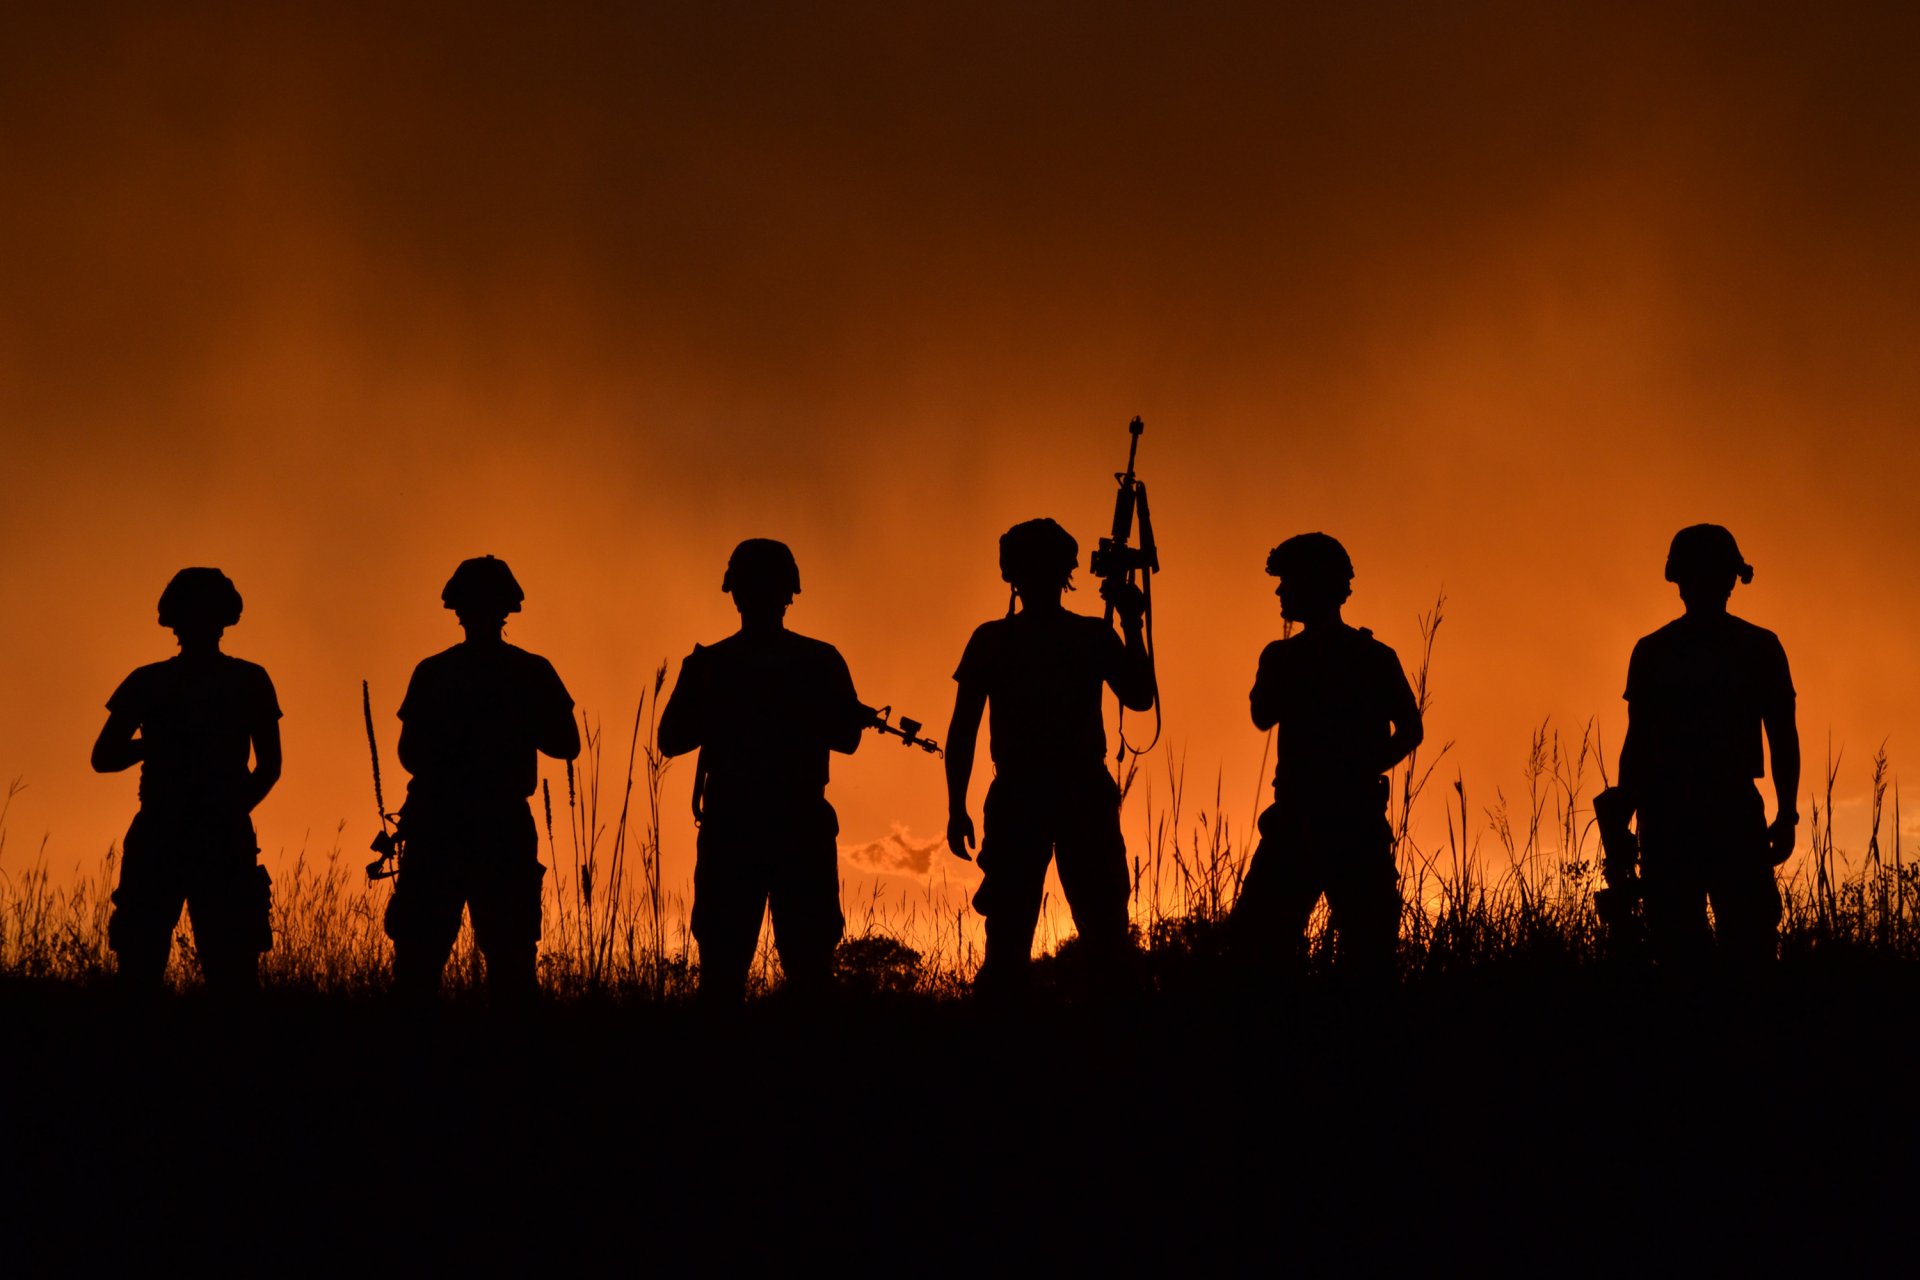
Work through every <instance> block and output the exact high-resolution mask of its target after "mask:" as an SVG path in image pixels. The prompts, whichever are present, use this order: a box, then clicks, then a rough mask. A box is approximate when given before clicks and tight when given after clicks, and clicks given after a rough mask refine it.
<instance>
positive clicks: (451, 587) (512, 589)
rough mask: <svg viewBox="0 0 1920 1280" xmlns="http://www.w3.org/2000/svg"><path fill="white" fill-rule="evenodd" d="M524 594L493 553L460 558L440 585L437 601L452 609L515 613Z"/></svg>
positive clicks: (463, 611)
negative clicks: (450, 574)
mask: <svg viewBox="0 0 1920 1280" xmlns="http://www.w3.org/2000/svg"><path fill="white" fill-rule="evenodd" d="M526 598H527V596H526V593H525V592H524V591H522V590H520V584H519V583H518V582H517V581H515V580H514V576H513V570H511V569H509V568H507V562H506V561H505V560H496V559H495V558H494V557H492V556H475V557H474V558H473V559H471V560H462V561H461V562H460V567H459V568H458V569H455V570H454V571H453V576H452V577H451V578H448V579H447V585H446V586H444V587H442V588H440V603H441V604H443V605H445V606H446V607H447V608H449V609H451V610H453V611H454V612H455V613H482V614H486V613H503V614H504V613H518V612H520V602H521V601H522V600H524V599H526Z"/></svg>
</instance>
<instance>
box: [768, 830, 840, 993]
mask: <svg viewBox="0 0 1920 1280" xmlns="http://www.w3.org/2000/svg"><path fill="white" fill-rule="evenodd" d="M839 834H840V820H839V818H838V817H837V816H836V815H835V814H834V812H833V806H832V805H830V804H828V803H827V802H826V801H824V800H822V801H821V802H820V804H819V807H818V809H817V810H809V811H807V812H802V813H800V814H798V815H796V816H795V819H794V822H793V824H792V827H791V835H790V836H789V841H790V843H789V845H788V847H787V848H786V849H785V850H784V851H782V853H783V856H781V857H780V858H778V860H777V861H776V862H775V863H774V865H773V869H772V870H773V874H772V876H771V877H770V885H769V893H768V907H769V909H770V910H771V913H772V916H773V944H774V946H775V947H776V948H778V949H779V952H780V967H781V968H782V969H783V970H785V971H786V975H787V986H788V988H789V989H790V990H791V991H792V992H793V993H794V994H795V995H803V996H804V995H817V994H819V993H821V992H823V991H825V990H826V989H827V988H829V987H830V986H832V984H833V952H834V949H835V948H836V947H838V946H839V945H840V936H841V934H842V933H844V932H845V931H846V917H845V916H843V915H842V914H841V911H840V848H839V844H838V841H837V839H836V837H837V836H838V835H839Z"/></svg>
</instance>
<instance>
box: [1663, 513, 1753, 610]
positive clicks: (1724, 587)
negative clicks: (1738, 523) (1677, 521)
mask: <svg viewBox="0 0 1920 1280" xmlns="http://www.w3.org/2000/svg"><path fill="white" fill-rule="evenodd" d="M1736 579H1737V580H1739V581H1741V582H1752V581H1753V566H1752V565H1750V564H1748V563H1747V562H1746V559H1745V558H1744V557H1743V556H1741V554H1740V544H1739V543H1737V542H1735V541H1734V540H1733V534H1732V533H1731V532H1729V531H1728V529H1727V528H1726V526H1724V525H1718V524H1692V525H1688V526H1687V527H1686V528H1684V529H1682V530H1681V531H1680V532H1678V533H1676V534H1674V535H1673V545H1672V546H1671V547H1669V548H1668V549H1667V581H1668V582H1671V583H1673V584H1674V585H1675V586H1677V587H1679V588H1680V598H1681V599H1682V600H1684V601H1685V602H1686V603H1687V607H1688V608H1695V607H1705V608H1710V609H1711V608H1722V609H1724V608H1725V607H1726V604H1727V597H1728V596H1731V595H1732V594H1733V584H1734V581H1735V580H1736Z"/></svg>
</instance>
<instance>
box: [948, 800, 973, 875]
mask: <svg viewBox="0 0 1920 1280" xmlns="http://www.w3.org/2000/svg"><path fill="white" fill-rule="evenodd" d="M947 848H949V849H951V850H953V856H954V857H956V858H960V859H963V860H964V861H967V862H972V861H973V855H972V854H970V853H968V852H967V850H968V849H971V848H973V815H972V814H970V813H967V812H965V811H964V810H962V811H960V812H958V813H955V814H954V815H953V816H952V817H950V818H948V819H947Z"/></svg>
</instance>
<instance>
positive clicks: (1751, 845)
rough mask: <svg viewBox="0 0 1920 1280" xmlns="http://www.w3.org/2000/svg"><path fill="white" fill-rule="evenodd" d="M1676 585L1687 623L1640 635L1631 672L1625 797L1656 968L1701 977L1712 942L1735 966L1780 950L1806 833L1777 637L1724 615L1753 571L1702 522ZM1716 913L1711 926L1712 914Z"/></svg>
mask: <svg viewBox="0 0 1920 1280" xmlns="http://www.w3.org/2000/svg"><path fill="white" fill-rule="evenodd" d="M1666 578H1667V581H1668V582H1671V583H1673V584H1674V585H1675V586H1677V587H1678V588H1679V589H1680V599H1681V601H1682V602H1683V603H1684V604H1685V605H1686V612H1685V613H1684V614H1682V615H1681V616H1680V617H1678V618H1676V619H1674V620H1673V621H1672V622H1669V623H1668V624H1667V625H1666V626H1664V627H1661V628H1660V629H1659V630H1658V631H1655V632H1654V633H1653V634H1652V635H1649V636H1645V637H1643V638H1642V639H1641V640H1640V642H1639V643H1638V644H1636V645H1634V647H1633V657H1632V659H1631V660H1630V661H1629V663H1628V664H1627V693H1626V697H1627V736H1626V741H1625V742H1624V743H1622V745H1621V748H1620V780H1619V787H1620V790H1621V791H1622V792H1623V793H1624V794H1625V797H1626V802H1627V803H1630V804H1631V806H1632V808H1633V810H1634V811H1635V812H1636V813H1637V814H1638V818H1639V821H1638V823H1637V826H1638V829H1639V832H1638V834H1639V845H1640V871H1641V877H1640V884H1639V889H1640V892H1641V896H1642V898H1643V901H1644V903H1645V906H1646V920H1647V933H1648V937H1649V940H1650V941H1651V942H1652V944H1653V950H1654V957H1655V959H1656V961H1658V962H1660V963H1662V964H1664V965H1666V966H1668V967H1669V968H1675V969H1681V970H1686V969H1691V968H1697V967H1699V966H1701V965H1703V964H1704V963H1706V962H1707V960H1708V959H1709V958H1710V956H1711V954H1712V948H1713V943H1714V937H1715V934H1716V933H1717V934H1718V938H1719V943H1720V948H1721V950H1722V952H1723V953H1724V955H1725V956H1726V958H1727V959H1728V960H1730V961H1732V962H1733V963H1735V964H1736V965H1749V966H1750V965H1755V964H1765V963H1766V962H1768V961H1771V960H1772V959H1773V958H1774V956H1775V954H1776V951H1777V945H1778V938H1777V932H1776V931H1777V929H1778V926H1779V922H1780V890H1779V887H1778V886H1777V885H1776V884H1775V882H1774V876H1773V868H1774V867H1776V866H1778V865H1779V864H1780V863H1782V862H1785V861H1786V860H1787V857H1788V855H1790V854H1791V853H1792V852H1793V845H1794V828H1795V826H1796V824H1798V822H1799V821H1800V815H1799V813H1798V811H1797V809H1796V808H1795V795H1796V793H1797V791H1798V790H1799V786H1800V734H1799V730H1798V728H1797V727H1796V726H1795V723H1794V691H1793V678H1792V676H1791V675H1790V674H1789V672H1788V670H1787V654H1786V650H1785V649H1784V648H1782V647H1781V644H1780V638H1779V637H1778V636H1776V635H1774V633H1773V632H1771V631H1768V630H1767V629H1765V628H1764V627H1757V626H1755V625H1753V624H1752V623H1751V622H1747V621H1744V620H1743V619H1740V618H1737V617H1735V616H1734V615H1733V614H1731V613H1728V612H1727V600H1728V598H1729V597H1730V596H1731V595H1732V594H1733V584H1734V582H1735V580H1736V579H1738V580H1739V581H1740V582H1744V583H1750V582H1752V581H1753V566H1752V565H1749V564H1748V563H1747V562H1746V561H1745V560H1744V559H1743V558H1742V557H1741V554H1740V547H1739V544H1738V543H1736V542H1735V541H1734V537H1733V534H1732V533H1730V532H1728V531H1727V530H1726V529H1725V528H1723V527H1721V526H1720V525H1715V524H1696V525H1692V526H1690V527H1688V528H1685V529H1682V530H1681V531H1680V532H1679V533H1677V534H1675V535H1674V537H1673V543H1672V546H1671V549H1670V550H1669V551H1668V553H1667V567H1666ZM1763 731H1764V732H1765V735H1766V740H1767V748H1768V750H1769V752H1770V753H1771V755H1772V758H1773V789H1774V798H1775V817H1774V819H1773V822H1772V824H1771V826H1769V824H1768V823H1767V820H1766V811H1765V808H1764V806H1763V805H1762V803H1761V799H1760V792H1759V789H1758V787H1756V786H1755V785H1754V780H1755V779H1757V778H1759V777H1760V776H1761V775H1762V774H1763V773H1764V772H1765V770H1764V769H1763V767H1762V759H1761V750H1760V738H1761V734H1762V732H1763ZM1709 901H1711V902H1712V904H1713V920H1714V925H1713V928H1711V929H1710V928H1709V927H1708V925H1707V904H1708V902H1709Z"/></svg>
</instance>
